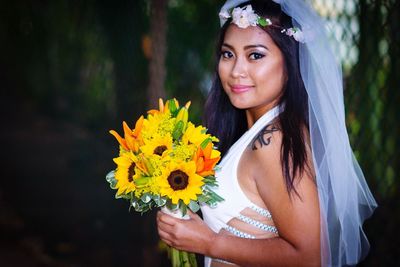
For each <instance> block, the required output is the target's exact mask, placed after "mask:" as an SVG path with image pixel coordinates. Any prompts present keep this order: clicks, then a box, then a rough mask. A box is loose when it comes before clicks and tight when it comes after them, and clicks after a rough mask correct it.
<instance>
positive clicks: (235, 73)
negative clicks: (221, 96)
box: [231, 59, 247, 78]
mask: <svg viewBox="0 0 400 267" xmlns="http://www.w3.org/2000/svg"><path fill="white" fill-rule="evenodd" d="M231 75H232V77H233V78H243V77H246V75H247V68H246V64H245V62H243V60H240V59H237V60H235V63H234V65H233V66H232V71H231Z"/></svg>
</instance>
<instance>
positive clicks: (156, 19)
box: [147, 0, 168, 108]
mask: <svg viewBox="0 0 400 267" xmlns="http://www.w3.org/2000/svg"><path fill="white" fill-rule="evenodd" d="M167 3H168V1H167V0H150V16H149V19H150V51H151V53H150V54H149V60H150V63H149V85H148V88H147V102H148V103H147V104H148V107H149V108H154V107H156V106H157V103H158V98H160V97H161V98H163V99H165V97H166V92H165V76H166V66H165V58H166V52H167V25H168V22H167Z"/></svg>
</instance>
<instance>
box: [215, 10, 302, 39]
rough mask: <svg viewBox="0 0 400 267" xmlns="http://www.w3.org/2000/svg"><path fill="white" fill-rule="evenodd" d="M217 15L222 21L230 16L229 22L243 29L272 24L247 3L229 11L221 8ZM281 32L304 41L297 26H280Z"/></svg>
mask: <svg viewBox="0 0 400 267" xmlns="http://www.w3.org/2000/svg"><path fill="white" fill-rule="evenodd" d="M219 17H220V19H221V20H223V21H227V20H228V19H229V18H232V22H231V23H234V24H236V25H237V26H238V27H239V28H242V29H245V28H247V27H249V26H257V25H260V26H262V27H266V26H271V25H272V22H271V20H270V19H269V18H263V17H260V16H259V15H257V14H256V13H254V10H253V7H252V6H251V5H247V6H244V7H235V8H234V9H231V10H229V11H228V10H223V11H221V12H220V13H219ZM277 27H279V26H277ZM281 33H285V34H286V35H288V36H292V37H293V38H294V39H295V40H296V41H298V42H301V43H303V42H304V35H303V32H302V31H301V30H300V29H299V28H297V27H293V28H289V29H283V28H282V30H281Z"/></svg>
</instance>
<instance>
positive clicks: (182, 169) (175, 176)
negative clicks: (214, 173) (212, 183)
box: [159, 161, 204, 205]
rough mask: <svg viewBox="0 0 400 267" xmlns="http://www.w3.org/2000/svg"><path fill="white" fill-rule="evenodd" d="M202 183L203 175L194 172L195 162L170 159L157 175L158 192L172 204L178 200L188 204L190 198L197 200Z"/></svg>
mask: <svg viewBox="0 0 400 267" xmlns="http://www.w3.org/2000/svg"><path fill="white" fill-rule="evenodd" d="M203 185H204V182H203V177H201V176H200V175H198V174H196V164H195V163H194V162H193V161H190V162H184V161H181V162H174V161H171V162H170V164H168V166H166V168H165V169H164V170H163V171H162V175H161V176H160V177H159V186H160V194H161V195H162V196H167V197H168V198H170V199H171V201H172V203H173V204H178V202H179V200H182V201H183V203H185V204H186V205H188V204H189V203H190V200H194V201H196V200H197V195H198V194H201V192H202V190H201V187H202V186H203Z"/></svg>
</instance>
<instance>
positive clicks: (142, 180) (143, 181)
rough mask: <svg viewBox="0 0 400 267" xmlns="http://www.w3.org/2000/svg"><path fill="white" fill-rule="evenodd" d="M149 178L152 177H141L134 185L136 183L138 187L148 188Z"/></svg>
mask: <svg viewBox="0 0 400 267" xmlns="http://www.w3.org/2000/svg"><path fill="white" fill-rule="evenodd" d="M149 178H150V177H147V176H142V177H140V178H137V179H135V180H134V183H135V185H136V186H137V187H143V186H146V185H147V184H148V182H149Z"/></svg>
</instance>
